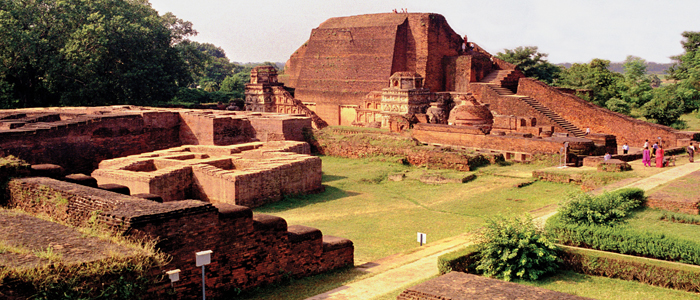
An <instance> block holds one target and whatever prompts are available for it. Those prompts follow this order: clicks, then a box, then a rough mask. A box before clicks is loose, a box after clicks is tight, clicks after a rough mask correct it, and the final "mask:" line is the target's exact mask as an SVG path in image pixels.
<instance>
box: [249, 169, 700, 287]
mask: <svg viewBox="0 0 700 300" xmlns="http://www.w3.org/2000/svg"><path fill="white" fill-rule="evenodd" d="M321 158H322V160H323V170H324V174H323V183H324V185H325V187H326V191H325V192H324V193H320V194H316V195H305V196H294V197H288V199H286V200H284V201H281V202H277V203H274V204H269V205H266V206H264V207H260V208H257V209H255V212H256V213H267V214H272V215H277V216H280V217H283V218H285V219H286V220H287V223H288V224H290V225H292V224H301V225H306V226H311V227H315V228H318V229H320V230H321V231H322V232H323V233H324V234H326V235H334V236H341V237H345V238H348V239H351V240H352V241H353V242H354V243H355V263H356V265H359V264H362V263H364V262H369V261H373V260H376V259H379V258H383V257H386V256H389V255H392V254H397V253H405V252H410V251H412V250H414V249H417V247H418V244H417V243H416V241H415V240H416V232H424V233H426V234H427V235H428V243H430V242H431V241H436V240H440V239H443V238H447V237H451V236H455V235H459V234H463V233H469V232H474V230H476V229H478V228H479V227H480V226H482V224H483V223H484V221H485V220H486V219H487V218H488V217H490V216H494V215H497V214H522V213H524V212H531V213H532V214H533V215H534V216H537V215H538V211H539V210H542V211H550V210H551V209H553V208H554V206H555V205H556V204H558V203H559V201H561V200H562V199H563V198H564V196H565V195H566V194H567V193H569V192H573V191H578V190H580V187H578V186H576V185H570V184H556V183H549V182H535V183H533V184H531V185H528V186H525V187H522V188H517V187H515V186H516V185H517V184H520V183H523V182H530V181H532V177H531V173H532V171H533V170H536V169H542V168H545V167H547V166H548V165H547V164H543V163H534V164H507V163H506V164H502V165H489V166H484V167H481V168H479V169H477V170H475V171H472V172H458V171H452V170H427V169H425V168H417V167H412V166H405V165H402V164H399V163H396V162H394V161H393V160H392V159H388V160H392V161H382V159H381V158H374V159H344V158H337V157H321ZM550 165H551V163H550ZM632 165H633V168H634V171H632V172H629V173H628V174H625V175H624V176H619V178H612V179H610V180H611V181H614V180H622V179H625V178H630V177H648V176H651V175H653V174H656V173H658V172H660V171H663V170H665V169H656V168H644V167H642V165H641V162H638V161H635V162H632ZM395 173H404V174H405V175H406V177H405V179H404V181H401V182H393V181H389V180H388V179H387V177H388V175H390V174H395ZM425 174H438V175H440V176H443V177H447V178H459V177H461V176H465V175H469V174H475V175H477V178H476V179H475V180H473V181H471V182H468V183H450V184H443V185H429V184H424V183H421V182H420V181H418V178H420V176H422V175H425ZM606 180H607V179H606ZM543 207H544V208H545V209H542V208H543ZM660 214H661V212H658V213H657V211H655V210H641V211H638V212H636V213H635V215H634V218H633V219H631V220H630V221H629V223H630V225H631V226H638V227H640V228H644V227H648V228H657V229H659V230H664V231H669V232H676V233H677V234H679V235H683V236H686V237H688V238H693V239H697V238H700V230H697V232H698V234H695V233H694V231H695V230H694V229H695V228H700V227H699V226H698V225H686V224H677V223H670V222H663V221H659V220H658V218H659V217H660ZM370 276H372V274H368V273H364V272H363V271H360V270H359V269H345V270H341V271H335V272H332V273H328V274H321V275H317V276H313V277H309V278H304V279H301V280H295V281H293V282H290V283H285V284H278V285H275V286H270V287H265V288H260V289H258V290H256V291H254V292H253V293H250V294H248V295H246V296H245V297H242V298H241V299H305V298H307V297H310V296H313V295H316V294H318V293H321V292H324V291H328V290H331V289H333V288H336V287H339V286H342V285H343V284H346V283H349V282H353V281H357V280H361V279H364V278H367V277H370ZM414 284H415V283H413V284H408V285H407V286H401V287H398V286H397V287H396V289H395V290H394V291H393V292H391V293H389V294H386V295H383V296H380V297H377V298H375V299H377V300H383V299H396V296H397V295H398V294H399V293H400V292H401V291H403V290H404V289H405V288H406V287H408V286H412V285H414ZM528 284H530V285H535V286H541V287H543V288H546V289H551V290H556V291H561V292H565V293H570V294H576V295H580V296H584V297H591V298H596V299H700V296H699V295H697V294H693V293H686V292H680V291H675V290H670V289H663V288H658V287H653V286H648V285H644V284H640V283H638V282H629V281H623V280H617V279H610V278H604V277H594V276H587V275H581V274H577V273H571V272H564V273H560V274H557V275H555V276H553V277H550V278H549V279H546V280H544V281H541V282H538V283H528Z"/></svg>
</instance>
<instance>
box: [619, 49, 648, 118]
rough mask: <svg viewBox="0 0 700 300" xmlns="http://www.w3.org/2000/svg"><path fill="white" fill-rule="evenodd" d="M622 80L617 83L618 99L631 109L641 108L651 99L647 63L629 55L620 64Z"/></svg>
mask: <svg viewBox="0 0 700 300" xmlns="http://www.w3.org/2000/svg"><path fill="white" fill-rule="evenodd" d="M622 68H623V69H624V70H625V74H624V77H623V80H619V81H618V89H619V91H620V98H621V99H622V100H623V101H625V102H627V104H628V105H629V106H631V107H641V106H642V105H644V104H645V103H647V102H649V100H651V98H652V87H651V78H650V77H649V76H648V75H647V62H646V61H645V60H644V59H641V58H639V57H636V56H632V55H629V56H627V59H625V63H624V64H622Z"/></svg>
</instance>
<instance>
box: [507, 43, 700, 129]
mask: <svg viewBox="0 0 700 300" xmlns="http://www.w3.org/2000/svg"><path fill="white" fill-rule="evenodd" d="M682 37H683V39H682V41H681V44H682V45H683V49H684V53H683V54H681V55H677V56H673V57H671V58H672V59H673V63H672V64H671V66H670V67H669V68H668V70H667V71H666V74H667V75H666V79H669V80H671V81H672V82H671V83H668V84H663V85H662V81H661V79H660V78H659V77H658V76H657V75H656V74H648V72H647V65H648V64H647V62H646V61H645V60H644V59H641V58H639V57H636V56H631V55H630V56H628V57H627V59H626V60H625V62H624V63H623V64H622V68H623V70H624V72H623V73H619V72H614V71H612V70H610V61H609V60H604V59H598V58H596V59H593V60H591V61H590V62H589V63H582V64H578V63H576V64H571V65H569V67H561V66H557V65H554V64H552V63H550V62H548V61H547V59H546V57H547V54H546V53H540V52H539V51H538V49H537V47H534V46H528V47H517V48H515V49H504V51H503V52H498V54H497V55H496V56H497V57H498V58H500V59H503V60H505V61H507V62H510V63H513V64H515V65H517V66H518V68H519V69H520V70H521V71H523V73H524V74H525V76H527V77H533V78H536V79H538V80H541V81H543V82H546V83H547V84H549V85H552V86H555V87H562V88H570V89H575V90H578V91H580V92H579V93H578V95H579V96H580V97H581V98H583V99H585V100H587V101H590V102H592V103H594V104H596V105H598V106H601V107H604V108H607V109H609V110H611V111H614V112H618V113H622V114H626V115H629V116H632V117H636V118H639V117H643V118H645V119H646V120H648V121H652V122H655V123H658V124H662V125H668V126H673V127H675V128H683V127H684V126H685V124H684V123H683V121H682V120H680V116H681V115H682V114H684V113H691V112H694V111H697V110H698V108H700V32H691V31H686V32H684V33H683V34H682Z"/></svg>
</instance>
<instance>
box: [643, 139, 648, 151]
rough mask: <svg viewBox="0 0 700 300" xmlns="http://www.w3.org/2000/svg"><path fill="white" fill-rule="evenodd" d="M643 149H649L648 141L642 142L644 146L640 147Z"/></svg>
mask: <svg viewBox="0 0 700 300" xmlns="http://www.w3.org/2000/svg"><path fill="white" fill-rule="evenodd" d="M644 148H649V140H644V146H642V149H644Z"/></svg>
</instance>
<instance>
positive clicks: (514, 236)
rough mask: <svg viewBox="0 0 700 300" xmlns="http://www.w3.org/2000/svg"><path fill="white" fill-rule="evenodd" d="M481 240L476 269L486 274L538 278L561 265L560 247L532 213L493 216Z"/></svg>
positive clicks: (507, 278)
mask: <svg viewBox="0 0 700 300" xmlns="http://www.w3.org/2000/svg"><path fill="white" fill-rule="evenodd" d="M482 238H483V241H482V242H481V243H480V244H479V246H478V249H479V260H478V262H477V266H476V270H477V271H480V272H483V274H484V275H485V276H488V277H496V278H502V279H504V280H506V281H510V280H512V279H515V278H518V279H524V280H537V279H538V278H540V277H542V276H543V275H545V274H547V273H552V272H554V271H555V270H556V269H557V261H558V258H557V251H558V249H557V247H556V245H554V243H553V242H552V241H550V240H549V239H547V237H546V236H545V235H544V233H543V232H542V231H541V230H540V229H538V228H537V227H536V226H535V224H534V223H533V221H532V217H531V216H529V215H526V216H523V217H521V218H511V219H507V218H505V217H502V216H498V217H496V218H493V219H489V220H488V221H487V223H486V226H485V227H484V232H483V234H482Z"/></svg>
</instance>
